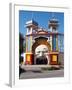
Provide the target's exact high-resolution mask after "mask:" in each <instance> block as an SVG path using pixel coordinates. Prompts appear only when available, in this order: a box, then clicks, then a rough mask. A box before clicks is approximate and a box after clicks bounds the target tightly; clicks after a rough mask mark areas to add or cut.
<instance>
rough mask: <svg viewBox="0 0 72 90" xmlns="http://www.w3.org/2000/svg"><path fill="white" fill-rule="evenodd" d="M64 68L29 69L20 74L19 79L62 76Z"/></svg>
mask: <svg viewBox="0 0 72 90" xmlns="http://www.w3.org/2000/svg"><path fill="white" fill-rule="evenodd" d="M63 76H64V69H60V70H40V69H39V70H36V71H35V70H29V71H25V72H22V73H21V74H20V79H31V78H51V77H63Z"/></svg>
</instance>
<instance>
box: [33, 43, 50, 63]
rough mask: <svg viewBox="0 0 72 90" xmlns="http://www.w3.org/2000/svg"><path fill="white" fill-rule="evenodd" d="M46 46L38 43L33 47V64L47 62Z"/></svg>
mask: <svg viewBox="0 0 72 90" xmlns="http://www.w3.org/2000/svg"><path fill="white" fill-rule="evenodd" d="M48 52H49V50H48V47H47V46H46V45H39V46H37V47H36V49H35V64H49V56H48Z"/></svg>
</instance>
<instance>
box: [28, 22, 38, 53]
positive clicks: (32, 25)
mask: <svg viewBox="0 0 72 90" xmlns="http://www.w3.org/2000/svg"><path fill="white" fill-rule="evenodd" d="M26 28H27V33H26V52H32V42H33V34H35V33H36V32H37V28H38V23H37V22H36V21H34V20H30V21H27V22H26Z"/></svg>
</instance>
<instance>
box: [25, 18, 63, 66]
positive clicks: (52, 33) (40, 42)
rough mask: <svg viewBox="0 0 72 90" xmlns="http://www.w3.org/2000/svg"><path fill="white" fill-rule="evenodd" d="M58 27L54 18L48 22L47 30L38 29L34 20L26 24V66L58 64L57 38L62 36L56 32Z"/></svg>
mask: <svg viewBox="0 0 72 90" xmlns="http://www.w3.org/2000/svg"><path fill="white" fill-rule="evenodd" d="M58 27H59V22H58V20H57V19H55V18H53V19H50V20H49V22H48V29H49V30H45V29H43V28H40V27H39V26H38V23H37V22H36V21H34V20H30V21H27V22H26V28H27V33H26V37H25V38H26V53H25V57H26V58H25V63H26V64H29V65H42V64H45V65H46V64H48V65H58V64H59V61H60V59H59V57H60V53H61V52H60V51H59V45H58V44H59V43H58V41H59V40H58V37H59V36H63V34H62V33H59V32H58ZM62 56H63V54H62Z"/></svg>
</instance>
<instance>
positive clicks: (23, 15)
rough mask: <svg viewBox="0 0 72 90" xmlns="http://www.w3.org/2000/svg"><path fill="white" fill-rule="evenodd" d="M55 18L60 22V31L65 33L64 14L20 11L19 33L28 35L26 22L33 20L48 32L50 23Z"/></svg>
mask: <svg viewBox="0 0 72 90" xmlns="http://www.w3.org/2000/svg"><path fill="white" fill-rule="evenodd" d="M52 16H54V17H55V18H56V19H58V21H59V29H58V31H59V32H61V33H64V13H61V12H53V13H52V12H40V11H24V10H20V11H19V32H21V33H22V34H23V35H25V34H26V27H25V23H26V21H29V20H31V19H33V20H35V21H36V22H38V24H39V26H40V27H43V28H45V29H47V30H48V21H49V20H50V19H52Z"/></svg>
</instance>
